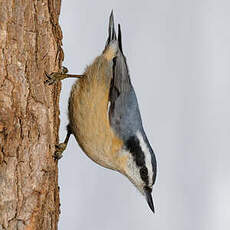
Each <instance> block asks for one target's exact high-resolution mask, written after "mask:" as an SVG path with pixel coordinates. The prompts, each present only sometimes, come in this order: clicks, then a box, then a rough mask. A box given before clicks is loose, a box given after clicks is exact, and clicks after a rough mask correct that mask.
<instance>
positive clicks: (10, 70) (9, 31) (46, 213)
mask: <svg viewBox="0 0 230 230" xmlns="http://www.w3.org/2000/svg"><path fill="white" fill-rule="evenodd" d="M60 2H61V0H0V230H2V229H19V230H21V229H27V230H31V229H39V230H42V229H45V230H49V229H57V222H58V216H59V192H58V177H57V174H58V170H57V162H55V161H54V159H53V158H52V154H53V152H54V145H55V144H56V143H57V142H58V128H59V117H58V116H59V109H58V103H59V93H60V84H56V85H54V86H47V85H44V80H45V76H44V71H47V72H52V71H57V70H59V68H60V66H61V62H62V59H63V52H62V49H61V39H62V33H61V30H60V27H59V24H58V17H59V12H60V4H61V3H60Z"/></svg>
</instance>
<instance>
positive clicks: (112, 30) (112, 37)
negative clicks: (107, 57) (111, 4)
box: [106, 10, 117, 46]
mask: <svg viewBox="0 0 230 230" xmlns="http://www.w3.org/2000/svg"><path fill="white" fill-rule="evenodd" d="M108 34H109V36H108V39H107V42H106V46H107V45H108V44H109V43H110V42H111V41H113V40H117V36H116V32H115V28H114V18H113V10H112V11H111V13H110V17H109V28H108Z"/></svg>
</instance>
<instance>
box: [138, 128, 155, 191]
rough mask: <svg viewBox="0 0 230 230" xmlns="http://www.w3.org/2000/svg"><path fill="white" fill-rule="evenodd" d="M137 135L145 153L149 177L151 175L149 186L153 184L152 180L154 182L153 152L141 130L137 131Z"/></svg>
mask: <svg viewBox="0 0 230 230" xmlns="http://www.w3.org/2000/svg"><path fill="white" fill-rule="evenodd" d="M136 136H137V138H138V140H139V142H140V147H141V150H142V152H143V153H144V155H145V165H146V167H147V169H148V177H149V186H152V182H153V166H152V157H151V153H150V151H149V148H148V146H147V144H146V143H145V141H144V138H143V136H142V134H141V132H140V131H137V133H136Z"/></svg>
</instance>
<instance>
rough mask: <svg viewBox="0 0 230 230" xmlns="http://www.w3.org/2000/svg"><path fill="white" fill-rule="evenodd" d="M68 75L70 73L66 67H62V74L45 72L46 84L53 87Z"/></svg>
mask: <svg viewBox="0 0 230 230" xmlns="http://www.w3.org/2000/svg"><path fill="white" fill-rule="evenodd" d="M66 73H68V69H67V68H66V67H64V66H63V67H62V70H61V72H53V73H51V74H48V73H47V72H45V75H46V77H47V79H46V80H45V81H44V83H45V84H48V85H52V84H54V83H56V82H58V81H61V80H63V79H65V78H66Z"/></svg>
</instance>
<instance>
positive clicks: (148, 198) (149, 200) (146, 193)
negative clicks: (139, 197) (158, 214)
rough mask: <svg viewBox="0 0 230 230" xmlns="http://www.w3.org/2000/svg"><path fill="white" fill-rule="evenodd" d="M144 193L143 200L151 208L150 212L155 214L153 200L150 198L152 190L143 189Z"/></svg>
mask: <svg viewBox="0 0 230 230" xmlns="http://www.w3.org/2000/svg"><path fill="white" fill-rule="evenodd" d="M144 191H145V198H146V200H147V202H148V205H149V207H150V208H151V210H152V212H153V213H155V209H154V204H153V198H152V194H151V193H152V189H151V188H149V187H145V188H144Z"/></svg>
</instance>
